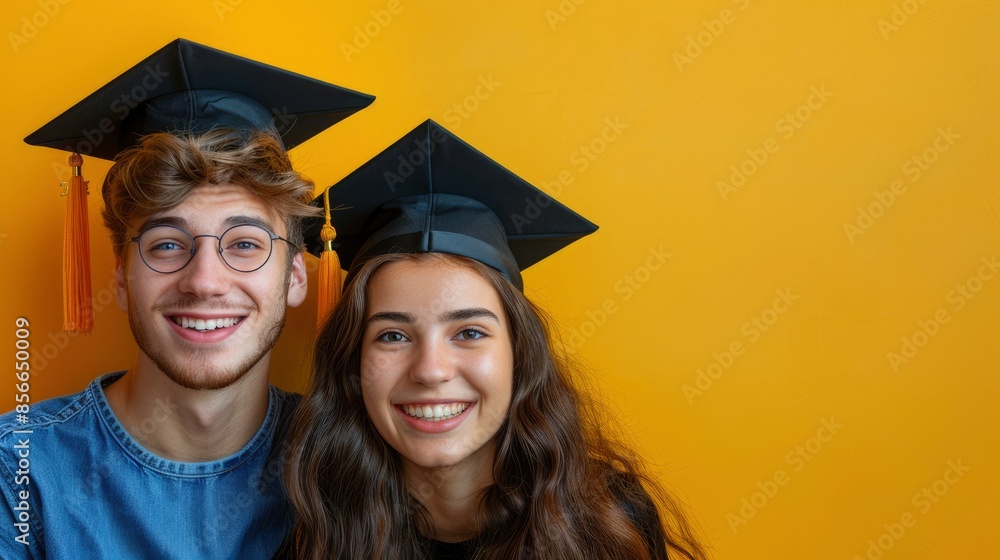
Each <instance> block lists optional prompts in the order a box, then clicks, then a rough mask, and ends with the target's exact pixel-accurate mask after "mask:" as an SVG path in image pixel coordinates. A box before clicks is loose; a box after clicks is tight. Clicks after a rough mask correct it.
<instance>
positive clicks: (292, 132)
mask: <svg viewBox="0 0 1000 560" xmlns="http://www.w3.org/2000/svg"><path fill="white" fill-rule="evenodd" d="M374 99H375V98H374V97H372V96H370V95H367V94H363V93H358V92H355V91H351V90H349V89H345V88H341V87H339V86H335V85H333V84H329V83H326V82H322V81H319V80H316V79H313V78H309V77H307V76H303V75H301V74H296V73H293V72H289V71H287V70H283V69H281V68H277V67H274V66H270V65H267V64H263V63H260V62H256V61H253V60H249V59H247V58H243V57H240V56H236V55H233V54H230V53H227V52H223V51H220V50H216V49H213V48H210V47H206V46H204V45H200V44H198V43H193V42H191V41H188V40H185V39H177V40H174V41H172V42H170V43H169V44H167V45H166V46H164V47H163V48H161V49H160V50H158V51H156V52H155V53H153V54H152V55H150V56H148V57H146V58H145V59H144V60H143V61H142V62H139V63H138V64H136V65H135V66H133V67H132V68H130V69H128V70H126V71H125V72H124V73H123V74H121V75H120V76H118V77H117V78H115V79H113V80H111V81H110V82H108V83H107V84H105V85H104V86H102V87H101V88H100V89H98V90H97V91H96V92H94V93H92V94H90V95H88V96H87V97H86V98H85V99H83V100H82V101H80V102H79V103H77V104H76V105H74V106H73V107H71V108H70V109H68V110H67V111H65V112H64V113H62V114H61V115H59V116H58V117H56V118H54V119H53V120H52V121H51V122H49V123H48V124H46V125H44V126H42V127H41V128H39V129H38V130H36V131H35V132H33V133H31V134H30V135H28V137H27V138H25V139H24V141H25V142H27V143H28V144H32V145H36V146H48V147H51V148H56V149H60V150H66V151H68V152H73V155H71V156H70V165H71V166H72V167H73V183H72V185H71V186H70V189H69V192H68V194H69V198H70V201H69V204H68V212H67V220H66V222H67V231H66V240H65V246H66V247H67V250H66V251H65V252H64V257H63V270H64V280H63V283H64V286H63V287H64V313H65V322H64V325H63V329H64V330H67V331H78V332H89V331H90V330H91V329H92V325H93V318H92V311H91V310H90V272H89V264H88V263H89V254H90V253H89V239H88V238H87V229H88V228H87V225H86V220H87V210H86V183H85V182H84V181H83V179H82V177H80V166H81V165H82V158H80V157H79V155H77V154H83V155H93V156H94V157H98V158H101V159H109V160H110V159H114V158H115V156H117V155H118V154H119V153H120V152H122V151H123V150H125V149H127V148H130V147H133V146H135V145H137V144H138V142H139V140H140V138H141V137H142V136H143V135H146V134H150V133H154V132H168V133H175V134H183V133H195V134H200V133H204V132H208V131H209V130H211V129H213V128H227V129H233V130H234V131H236V132H237V133H238V134H240V135H241V136H243V137H244V138H247V137H249V136H250V135H251V134H253V133H255V132H267V133H270V134H273V135H274V136H276V137H277V138H278V139H279V140H280V141H282V143H283V144H284V146H285V148H286V149H291V148H293V147H294V146H297V145H298V144H300V143H302V142H304V141H306V140H308V139H309V138H311V137H313V136H315V135H316V134H319V133H320V132H322V131H323V130H326V129H327V128H329V127H330V126H332V125H334V124H336V123H337V122H339V121H341V120H342V119H344V118H346V117H348V116H350V115H351V114H353V113H354V112H356V111H358V110H360V109H363V108H365V107H367V106H368V105H370V104H371V103H372V101H374ZM70 226H71V227H70ZM69 271H73V272H72V273H68V272H69ZM71 301H73V302H75V303H71ZM74 306H75V307H74Z"/></svg>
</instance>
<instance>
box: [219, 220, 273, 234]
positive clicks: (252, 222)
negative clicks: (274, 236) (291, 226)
mask: <svg viewBox="0 0 1000 560" xmlns="http://www.w3.org/2000/svg"><path fill="white" fill-rule="evenodd" d="M248 225H249V226H258V227H262V228H264V229H266V230H267V231H269V232H271V233H274V226H272V225H271V224H270V223H269V222H268V221H267V220H264V219H262V218H258V217H257V216H230V217H228V218H226V221H225V226H224V227H226V228H231V227H233V226H248Z"/></svg>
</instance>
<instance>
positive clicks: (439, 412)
mask: <svg viewBox="0 0 1000 560" xmlns="http://www.w3.org/2000/svg"><path fill="white" fill-rule="evenodd" d="M467 408H469V403H452V404H435V405H430V404H424V405H419V404H417V405H414V404H404V405H402V409H403V412H405V413H406V414H408V415H409V416H412V417H414V418H423V419H424V420H430V421H432V422H437V421H439V420H447V419H448V418H454V417H455V416H458V415H459V414H461V413H463V412H465V409H467Z"/></svg>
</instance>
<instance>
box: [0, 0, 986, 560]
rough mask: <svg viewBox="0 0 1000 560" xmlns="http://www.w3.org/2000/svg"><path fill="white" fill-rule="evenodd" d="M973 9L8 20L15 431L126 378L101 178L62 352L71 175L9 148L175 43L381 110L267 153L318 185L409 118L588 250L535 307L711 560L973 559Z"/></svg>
mask: <svg viewBox="0 0 1000 560" xmlns="http://www.w3.org/2000/svg"><path fill="white" fill-rule="evenodd" d="M390 8H392V11H390ZM997 9H998V2H996V1H985V0H979V1H977V0H952V1H947V2H946V1H944V0H924V1H918V0H906V1H903V0H881V1H869V0H864V1H863V0H845V1H843V2H836V3H817V2H792V1H788V0H786V1H784V2H778V1H773V0H772V1H766V0H715V1H711V2H705V1H702V2H695V1H693V0H680V1H674V2H652V1H630V2H610V1H608V0H589V1H583V0H576V2H575V3H574V2H573V0H561V1H560V0H548V1H533V2H528V1H521V2H506V3H504V4H503V5H502V6H500V5H492V6H489V7H483V6H470V5H468V3H466V2H426V1H425V2H415V1H413V0H394V2H392V3H390V2H388V1H382V0H375V1H371V0H366V1H361V2H346V1H337V2H319V1H314V2H265V1H264V0H242V1H241V0H228V1H227V0H219V1H214V2H213V1H212V0H197V1H185V2H172V3H150V4H149V5H146V4H145V3H138V2H131V1H130V2H124V1H122V2H118V1H86V2H85V1H82V0H66V1H64V2H62V3H60V2H59V1H57V0H40V1H39V0H7V1H5V2H4V3H3V8H2V10H3V11H2V16H0V31H2V32H3V33H4V35H5V40H4V41H3V44H2V45H0V63H2V69H3V76H4V80H3V86H2V90H3V91H2V98H0V107H3V113H4V119H3V120H4V124H3V134H2V135H0V150H2V153H3V162H4V165H3V173H2V175H3V177H4V179H3V180H2V181H0V182H2V183H3V186H2V195H0V196H2V203H0V216H2V219H0V257H2V262H3V263H5V264H4V267H3V271H2V273H0V274H2V278H3V280H2V282H3V284H2V293H3V297H2V303H0V306H2V313H0V317H2V321H0V324H3V325H6V327H4V328H3V329H0V330H4V331H5V334H3V335H2V340H5V341H6V348H7V352H8V356H10V355H11V354H13V353H14V340H15V339H14V330H15V327H14V321H15V318H16V317H19V316H23V317H26V318H28V319H29V320H30V323H31V342H32V351H33V353H34V357H35V361H34V363H33V365H34V368H33V377H32V381H31V383H32V385H31V396H32V398H33V399H34V400H38V399H41V398H45V397H50V396H55V395H59V394H64V393H69V392H75V391H78V390H80V389H82V388H83V387H84V386H85V385H86V384H87V383H88V382H89V381H90V380H91V379H92V378H94V377H95V376H97V375H98V374H100V373H103V372H105V371H110V370H114V369H123V368H127V367H128V366H129V365H130V364H131V361H132V359H133V356H134V344H133V342H132V340H131V336H130V333H129V330H128V325H127V321H126V318H125V316H124V315H123V314H122V313H121V312H120V311H119V310H118V309H117V307H116V306H115V305H114V303H113V299H112V297H111V296H112V292H110V291H109V290H108V286H109V283H110V282H111V267H112V255H111V251H110V248H109V243H108V240H107V236H106V234H105V231H104V230H103V227H102V226H101V225H100V222H99V219H98V211H99V207H100V198H99V196H97V193H98V189H99V185H100V183H101V181H102V179H103V176H104V173H105V172H106V171H107V168H108V165H109V164H108V163H107V162H102V161H98V160H95V159H92V158H88V159H87V162H86V164H85V166H84V173H85V176H86V177H87V178H88V179H89V180H90V181H91V185H92V189H93V193H94V194H93V195H92V196H91V197H90V215H91V239H92V251H93V254H94V256H95V258H94V272H93V286H94V296H95V298H96V300H97V305H98V307H99V308H100V310H99V311H98V312H97V314H96V323H97V330H96V332H95V333H94V334H93V335H91V336H89V337H88V338H84V337H82V336H80V337H67V336H66V335H62V334H60V332H59V329H60V325H61V303H60V297H61V296H60V274H59V270H60V262H61V261H60V259H61V257H60V253H61V243H62V241H61V230H62V221H63V213H64V199H62V198H60V197H59V187H58V183H59V181H63V180H68V168H67V167H66V166H65V154H63V153H61V152H57V151H55V150H50V149H47V148H36V147H29V146H27V145H25V144H23V142H22V141H21V139H22V138H23V137H24V136H26V135H27V134H28V133H30V132H32V131H34V130H35V129H36V128H38V127H39V126H41V125H42V124H44V123H46V122H47V121H48V120H50V119H51V118H52V117H54V116H56V115H57V114H59V113H61V112H62V111H63V110H65V109H66V108H68V107H70V106H71V105H72V104H73V103H75V102H77V101H78V100H80V99H82V98H83V97H84V96H85V95H87V94H88V93H90V92H91V91H93V90H94V89H96V88H97V87H98V86H100V85H102V84H104V83H105V82H107V81H108V80H109V79H111V78H113V77H114V76H117V75H118V74H119V73H120V72H122V71H123V70H125V69H126V68H128V67H130V66H132V65H133V64H134V63H136V62H138V61H139V60H141V59H142V58H143V57H145V56H146V55H148V54H150V53H152V52H153V51H155V50H156V49H158V48H159V47H161V46H163V45H164V44H166V43H167V42H168V41H170V40H172V39H175V38H177V37H184V38H187V39H191V40H193V41H197V42H200V43H203V44H207V45H209V46H213V47H215V48H219V49H222V50H226V51H229V52H233V53H236V54H239V55H242V56H246V57H249V58H252V59H256V60H260V61H264V62H267V63H270V64H274V65H277V66H282V67H285V68H288V69H291V70H294V71H297V72H300V73H303V74H306V75H309V76H314V77H317V78H320V79H323V80H326V81H330V82H333V83H336V84H340V85H343V86H346V87H350V88H353V89H357V90H360V91H363V92H367V93H372V94H375V95H377V97H378V99H377V100H376V101H375V103H374V104H373V105H372V106H371V107H369V108H368V109H366V110H364V111H362V112H360V113H359V114H357V115H355V116H353V117H351V118H349V119H348V120H346V121H345V122H343V123H341V124H339V125H337V126H336V127H334V128H332V129H330V130H328V131H327V132H324V133H322V134H320V135H319V136H318V137H317V138H315V139H313V140H311V141H309V142H307V143H306V144H304V145H302V146H301V147H298V148H296V149H295V150H293V152H292V154H293V158H294V161H295V162H296V165H297V166H298V168H299V169H300V170H301V171H303V172H305V173H306V174H308V175H309V176H311V177H312V178H314V179H315V180H316V182H317V184H318V185H321V186H326V185H329V184H331V183H333V182H335V181H336V180H338V179H340V178H341V177H343V176H344V175H346V174H347V173H349V172H350V171H351V170H353V169H354V168H356V167H357V166H358V165H360V164H361V163H363V162H365V161H367V160H368V158H370V157H371V156H373V155H374V154H376V153H377V152H379V151H381V150H382V149H383V148H384V147H386V146H387V145H388V144H390V143H391V142H392V141H393V140H395V139H396V138H398V137H399V136H401V135H402V134H403V133H404V132H406V131H409V130H410V129H411V128H413V127H414V126H415V125H416V124H417V123H419V122H421V121H422V120H424V119H425V118H428V117H430V118H433V119H435V120H437V121H438V122H440V123H441V124H442V125H444V126H446V127H447V128H449V129H450V130H452V131H453V132H455V133H457V134H458V135H459V136H461V137H462V138H463V139H465V140H467V141H468V142H469V143H471V144H473V145H474V146H477V147H478V148H480V149H481V150H482V151H484V152H486V153H487V154H489V155H490V156H491V157H493V158H494V159H496V160H498V161H499V162H501V163H502V164H504V165H506V166H507V167H509V168H510V169H511V170H513V171H515V172H516V173H518V174H520V175H521V176H523V177H524V178H525V179H527V180H528V181H530V182H533V183H535V184H537V185H540V186H542V185H544V188H545V189H546V190H547V191H548V192H549V193H550V194H552V195H553V196H555V198H557V199H558V200H560V201H561V202H563V203H565V204H567V205H568V206H570V207H572V208H574V209H576V210H577V211H579V212H580V213H581V214H582V215H584V216H586V217H588V218H590V219H591V220H593V221H594V222H596V223H598V224H599V225H600V226H601V229H600V231H599V232H598V233H597V234H595V235H593V236H591V237H589V238H587V239H584V240H583V241H580V242H578V243H576V244H574V245H572V246H571V247H570V248H569V249H567V250H565V251H563V252H561V253H559V254H558V255H557V256H555V257H554V258H550V259H548V260H547V261H546V262H543V263H541V264H538V265H536V266H535V267H533V268H531V269H530V270H529V271H528V272H527V273H526V283H527V285H528V286H529V289H528V293H529V295H530V296H531V297H532V298H533V299H535V300H536V301H538V302H540V303H541V304H542V305H543V306H544V307H545V308H547V309H548V310H549V311H550V312H551V313H552V314H553V315H554V316H555V317H556V318H557V320H558V323H559V325H560V326H561V327H562V328H563V330H564V333H565V335H566V338H567V342H568V343H569V344H570V345H571V346H573V347H575V348H576V349H577V350H578V356H579V357H580V359H581V360H582V361H583V362H584V363H586V364H588V365H589V366H590V367H591V369H592V371H593V375H594V376H595V377H596V378H597V381H596V385H597V386H598V387H599V388H600V389H601V390H603V391H606V392H607V396H608V402H609V404H608V406H607V414H609V415H615V416H619V417H620V418H621V419H622V420H623V421H624V422H625V423H626V424H627V426H628V428H629V429H630V430H631V431H632V432H634V434H635V436H636V439H637V441H638V443H639V445H640V446H641V449H642V451H643V452H644V454H645V455H646V457H647V458H648V459H650V460H651V461H653V462H654V463H655V464H656V465H657V469H658V471H659V472H660V473H661V476H662V479H663V481H664V482H665V483H667V484H668V485H669V486H670V488H672V489H673V490H674V491H675V492H677V493H678V494H679V495H680V496H681V497H682V498H683V499H684V500H685V501H686V502H687V503H689V504H690V506H691V507H692V509H693V510H694V511H695V516H696V521H697V523H698V524H699V526H700V527H701V530H702V531H703V533H704V535H705V537H706V539H707V540H708V542H709V544H710V546H711V547H712V549H713V550H714V553H715V557H716V558H726V559H774V558H818V559H825V558H831V559H832V558H842V559H850V558H854V557H860V558H871V559H874V558H878V557H884V558H886V559H890V558H907V559H931V558H934V559H937V558H963V559H964V558H987V557H993V554H992V550H993V549H994V548H995V547H993V546H988V545H989V544H992V543H990V542H989V541H991V540H992V539H990V537H991V536H992V534H993V533H994V527H993V524H994V523H995V521H996V515H995V511H994V506H995V504H996V503H997V498H998V497H1000V495H998V494H1000V493H998V485H997V483H996V480H995V475H996V473H997V472H998V467H1000V465H998V463H1000V461H998V459H1000V457H998V450H997V443H996V442H997V441H998V439H1000V438H998V436H1000V433H998V428H997V424H998V420H1000V418H998V414H997V413H996V402H997V396H998V390H997V389H998V381H997V377H996V374H997V373H998V367H997V365H996V364H997V360H996V357H995V351H996V349H997V347H998V345H1000V344H998V343H1000V338H998V335H1000V329H998V327H997V324H998V322H997V316H998V311H1000V278H995V277H994V271H993V270H992V268H991V267H987V266H986V265H984V264H983V263H984V262H987V263H992V262H993V259H995V258H996V256H997V253H998V252H1000V224H998V212H1000V193H998V190H997V187H996V176H995V174H996V169H997V163H998V160H997V155H996V154H997V149H998V147H1000V146H998V137H997V132H998V128H997V127H998V125H1000V118H998V109H997V107H998V100H1000V96H998V93H1000V88H998V85H1000V75H998V72H1000V70H998V69H1000V43H998V42H997V40H996V33H997V30H998V24H1000V17H998V11H997ZM727 10H728V11H727ZM393 12H395V13H393ZM348 46H350V47H348ZM352 49H353V50H352ZM484 84H489V87H487V86H486V85H484ZM456 105H458V107H459V108H461V111H459V110H457V109H456V107H455V106H456ZM793 121H794V122H793ZM584 150H587V153H589V156H588V155H587V153H585V152H584ZM765 156H766V160H764V157H765ZM914 157H916V158H917V160H916V161H915V160H913V158H914ZM754 158H756V160H757V161H755V160H754ZM921 165H922V166H923V167H920V166H921ZM741 168H742V169H743V171H741V172H739V173H744V177H743V178H744V179H745V183H744V182H741V181H740V177H739V173H736V170H739V169H741ZM918 171H919V173H918ZM734 175H736V176H735V177H734ZM560 180H562V181H563V183H559V182H558V181H560ZM734 180H735V183H734V182H733V181H734ZM723 183H725V184H728V187H725V186H724V185H723ZM736 185H739V186H736ZM729 187H731V189H732V190H730V189H729ZM893 188H895V189H896V191H897V192H895V193H894V192H893ZM859 209H860V210H859ZM862 211H863V212H864V213H865V214H867V216H869V217H868V218H866V217H865V216H864V215H862V214H861V212H862ZM862 225H863V226H864V227H862ZM851 227H855V228H857V229H856V230H851ZM667 254H669V256H666V255H667ZM657 255H659V257H658V258H657ZM983 259H985V261H983ZM313 269H315V267H313ZM314 279H315V275H314V273H313V277H312V278H311V280H314ZM958 286H965V288H964V289H965V290H966V291H967V293H968V294H969V296H970V297H971V299H970V297H966V296H962V295H960V294H959V292H958V291H957V287H958ZM779 292H780V293H784V294H785V298H784V299H782V298H781V297H780V296H779ZM786 300H787V301H790V302H791V304H790V305H789V304H788V303H787V301H786ZM314 301H315V295H314V293H313V294H312V295H311V296H310V300H309V302H308V303H310V304H311V303H313V302H314ZM753 320H757V321H759V322H761V324H762V325H763V326H765V327H766V331H765V330H763V329H762V328H758V327H755V326H754V324H753V322H752V321H753ZM748 322H749V323H748ZM312 324H313V314H312V310H311V309H305V308H300V309H296V310H292V311H291V312H290V314H289V323H288V326H287V328H286V330H285V333H284V335H283V337H282V340H281V342H280V343H279V345H278V347H277V349H276V351H275V360H274V368H273V377H274V381H275V383H276V384H278V385H279V386H282V387H285V388H290V389H301V388H302V387H303V383H304V379H305V372H304V367H303V364H305V363H306V360H307V352H308V348H309V337H310V336H311V334H312V328H313V327H312ZM921 333H927V334H921ZM906 341H909V342H911V343H914V344H915V346H914V348H912V349H907V348H904V346H906ZM916 345H919V348H918V347H917V346H916ZM733 348H735V349H736V352H735V353H730V354H729V355H727V354H726V352H731V350H732V349H733ZM904 350H906V351H907V354H908V355H909V357H907V356H905V355H904V354H903V352H904ZM913 350H915V354H914V351H913ZM891 353H895V354H899V355H900V356H901V357H902V358H905V359H906V360H907V361H906V363H903V362H902V361H901V359H900V360H896V359H894V358H893V356H892V355H891ZM737 354H738V355H737ZM7 363H10V361H8V362H7ZM712 364H716V365H714V366H712ZM699 370H701V372H702V373H701V374H699ZM709 372H711V373H712V374H713V376H714V377H708V373H709ZM3 375H6V376H8V377H7V379H6V380H5V381H0V409H4V410H7V409H11V408H13V405H14V397H13V394H14V389H13V385H14V377H13V372H12V371H11V370H8V371H7V372H6V373H4V374H3ZM699 376H701V379H700V385H699ZM685 386H687V387H688V388H687V389H686V388H685ZM692 388H693V389H697V390H698V391H701V393H700V394H696V393H694V392H692ZM830 426H833V428H832V429H831V428H830ZM799 449H801V451H798V450H799ZM806 457H808V461H806V459H805V458H806ZM956 467H957V470H956ZM775 480H777V481H778V482H775ZM925 489H927V490H926V491H927V492H928V493H929V495H930V496H931V497H932V498H933V501H932V500H931V499H930V498H927V497H922V496H921V493H922V492H924V490H925ZM744 500H745V501H744ZM904 522H905V525H904ZM880 544H881V548H882V549H887V550H879V549H877V548H873V547H878V546H879V545H880Z"/></svg>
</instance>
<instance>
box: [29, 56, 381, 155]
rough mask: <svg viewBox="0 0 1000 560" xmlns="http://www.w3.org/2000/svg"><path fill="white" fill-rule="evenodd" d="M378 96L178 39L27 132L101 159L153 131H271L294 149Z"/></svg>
mask: <svg viewBox="0 0 1000 560" xmlns="http://www.w3.org/2000/svg"><path fill="white" fill-rule="evenodd" d="M374 100H375V98H374V97H372V96H370V95H367V94H363V93H358V92H355V91H351V90H349V89H345V88H342V87H339V86H335V85H333V84H328V83H326V82H321V81H319V80H315V79H313V78H309V77H307V76H303V75H301V74H296V73H294V72H289V71H287V70H283V69H281V68H277V67H275V66H270V65H267V64H263V63H260V62H256V61H253V60H250V59H247V58H243V57H240V56H236V55H233V54H230V53H227V52H223V51H220V50H216V49H213V48H210V47H206V46H204V45H199V44H198V43H193V42H191V41H188V40H186V39H177V40H174V41H172V42H170V43H169V44H167V45H166V46H165V47H163V48H161V49H160V50H158V51H156V52H155V53H153V54H151V55H150V56H148V57H146V59H145V60H143V61H142V62H140V63H138V64H136V65H135V66H133V67H132V68H130V69H128V70H126V71H125V72H124V73H123V74H122V75H120V76H118V77H117V78H115V79H114V80H111V81H110V82H108V83H107V84H105V85H104V86H102V87H101V88H100V89H99V90H97V91H95V92H94V93H92V94H90V95H88V96H87V97H86V98H85V99H84V100H83V101H80V102H79V103H77V104H76V105H74V106H73V107H71V108H70V109H68V110H67V111H65V112H64V113H63V114H61V115H59V116H58V117H56V118H54V119H52V121H51V122H49V123H48V124H46V125H45V126H43V127H41V128H39V129H38V130H36V131H35V132H33V133H31V134H30V135H28V137H27V138H25V139H24V141H25V142H27V143H28V144H32V145H35V146H48V147H50V148H56V149H60V150H66V151H68V152H76V153H80V154H83V155H93V156H94V157H98V158H101V159H114V157H115V156H116V155H117V154H118V153H119V152H121V151H122V150H124V149H126V148H129V147H132V146H134V145H136V144H137V143H138V140H139V138H140V137H141V136H142V135H144V134H149V133H152V132H195V133H202V132H207V131H208V130H210V129H211V128H214V127H225V128H232V129H235V130H238V131H248V132H249V131H271V132H274V133H277V135H278V137H279V138H280V139H281V140H282V141H283V142H284V145H285V149H291V148H293V147H295V146H297V145H299V144H301V143H302V142H304V141H306V140H308V139H309V138H312V137H313V136H315V135H316V134H319V133H320V132H322V131H324V130H326V129H327V128H329V127H331V126H333V125H334V124H336V123H337V122H339V121H341V120H343V119H344V118H346V117H348V116H350V115H351V114H353V113H354V112H356V111H358V110H360V109H363V108H365V107H367V106H368V105H370V104H371V103H372V101H374Z"/></svg>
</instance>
